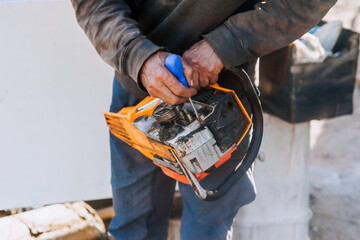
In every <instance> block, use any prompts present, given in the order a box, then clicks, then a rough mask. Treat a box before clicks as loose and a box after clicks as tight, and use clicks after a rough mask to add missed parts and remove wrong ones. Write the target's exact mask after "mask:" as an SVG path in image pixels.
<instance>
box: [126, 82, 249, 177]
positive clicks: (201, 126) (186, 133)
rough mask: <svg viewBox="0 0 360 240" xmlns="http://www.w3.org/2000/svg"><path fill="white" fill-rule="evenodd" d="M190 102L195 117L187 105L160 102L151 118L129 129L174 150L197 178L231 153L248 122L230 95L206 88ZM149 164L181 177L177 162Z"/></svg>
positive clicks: (156, 159)
mask: <svg viewBox="0 0 360 240" xmlns="http://www.w3.org/2000/svg"><path fill="white" fill-rule="evenodd" d="M192 99H193V103H194V107H195V108H196V110H197V113H198V117H197V116H196V113H195V112H194V110H193V107H192V105H191V104H190V103H189V102H185V103H183V104H180V105H174V106H169V105H167V104H166V103H164V102H162V103H161V104H159V105H158V106H157V107H156V108H155V109H154V111H153V113H152V116H140V117H138V118H136V119H135V121H134V122H133V125H134V126H135V128H137V129H138V130H140V131H141V132H142V133H144V134H145V135H146V136H147V137H148V138H149V139H151V140H152V141H155V142H160V143H162V144H165V145H167V146H170V147H172V148H174V149H175V151H176V153H177V154H178V156H179V157H180V159H181V161H182V162H183V163H184V165H185V166H186V168H187V169H188V170H189V171H190V172H192V173H194V174H198V173H201V172H210V171H211V169H213V168H214V167H215V164H216V163H217V162H218V161H219V160H220V159H221V158H222V157H223V156H225V155H226V154H227V153H229V152H230V151H232V150H235V149H234V148H236V146H237V143H238V142H239V141H240V139H241V138H242V137H243V136H244V134H245V133H246V131H247V130H248V128H249V124H250V119H249V118H248V117H247V115H245V114H244V113H243V111H242V109H241V108H240V107H239V106H238V103H237V101H236V99H234V97H233V95H232V94H231V93H225V92H220V91H216V90H215V89H213V88H209V89H204V90H201V91H200V92H199V93H198V94H197V95H195V96H194V97H193V98H192ZM153 160H154V162H155V163H157V164H158V165H160V166H163V167H166V168H169V169H171V170H173V171H175V172H176V173H178V174H183V170H182V169H181V167H180V166H179V164H178V163H177V162H174V161H171V160H169V159H165V158H163V157H160V156H158V155H154V158H153Z"/></svg>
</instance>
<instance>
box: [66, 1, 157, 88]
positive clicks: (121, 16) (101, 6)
mask: <svg viewBox="0 0 360 240" xmlns="http://www.w3.org/2000/svg"><path fill="white" fill-rule="evenodd" d="M71 1H72V4H73V7H74V9H75V13H76V18H77V20H78V22H79V25H80V27H81V28H82V29H83V30H84V31H85V33H86V35H87V36H88V38H89V39H90V41H91V43H92V44H93V45H94V47H95V49H96V51H97V52H98V53H99V55H100V56H101V57H102V59H103V60H104V61H105V62H107V63H108V64H109V65H110V66H112V67H113V68H114V69H115V70H116V71H118V72H120V73H121V74H123V75H127V76H130V77H131V78H132V79H134V80H135V81H137V80H138V74H139V72H140V68H141V67H142V65H143V63H144V62H145V61H146V59H147V58H148V57H149V56H150V55H152V54H153V53H155V52H156V51H159V50H161V49H163V48H162V47H159V46H157V45H155V44H154V43H152V42H151V41H150V40H148V39H146V38H145V36H144V35H142V34H141V32H140V30H139V27H138V25H137V22H136V21H134V20H133V19H131V17H130V16H131V10H130V8H129V6H128V5H127V4H126V3H125V1H124V0H101V1H100V0H99V1H89V0H71Z"/></svg>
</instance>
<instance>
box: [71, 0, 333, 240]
mask: <svg viewBox="0 0 360 240" xmlns="http://www.w3.org/2000/svg"><path fill="white" fill-rule="evenodd" d="M72 2H73V6H74V8H75V11H76V16H77V19H78V22H79V24H80V26H81V27H82V28H83V29H84V31H85V33H86V34H87V36H88V37H89V39H90V41H91V42H92V44H93V45H94V46H95V48H96V50H97V51H98V53H99V54H100V56H101V57H102V58H103V59H104V60H105V61H106V62H107V63H108V64H110V65H111V66H112V67H113V68H114V69H115V70H116V74H115V75H116V77H115V80H114V86H113V99H112V104H111V109H110V110H111V111H112V112H117V111H119V110H120V109H121V108H123V107H126V106H130V105H135V104H136V103H138V102H139V101H140V100H141V99H142V98H144V97H145V96H146V95H147V94H148V93H149V94H150V95H152V96H154V97H158V98H160V99H162V100H163V101H165V102H166V103H168V104H170V105H173V104H177V103H181V102H184V101H186V99H187V98H188V97H190V96H193V95H194V94H196V92H197V90H199V89H200V88H201V87H206V86H207V85H209V84H210V83H215V82H217V80H218V74H219V72H220V71H221V70H222V69H223V68H229V67H233V66H236V67H243V68H245V69H246V70H247V71H248V72H251V73H253V69H254V62H255V61H256V59H257V58H258V57H260V56H263V55H266V54H268V53H270V52H272V51H274V50H276V49H279V48H281V47H283V46H286V45H287V44H289V43H290V42H292V41H293V40H295V39H297V38H298V37H300V36H301V35H302V34H304V33H305V32H307V31H308V30H310V29H311V28H312V27H313V26H314V25H316V24H317V23H318V22H319V21H320V20H321V18H322V17H323V16H324V15H325V14H326V12H327V11H328V10H329V9H330V7H331V6H332V5H333V4H334V3H335V2H336V0H283V1H275V0H272V1H268V2H265V1H261V2H260V1H258V0H212V1H209V0H182V1H180V0H133V1H125V0H103V1H100V0H99V1H91V0H72ZM170 53H176V54H179V55H180V56H182V62H183V65H184V73H185V76H186V79H187V81H188V84H189V86H190V87H189V88H185V87H184V86H183V85H181V84H180V83H179V82H178V81H177V80H176V79H175V77H174V76H172V74H171V73H170V72H169V71H167V69H166V68H165V66H164V60H165V58H166V56H167V55H169V54H170ZM250 75H251V76H252V77H253V74H250ZM220 84H221V83H220ZM234 90H236V89H234ZM110 142H111V158H112V159H111V164H112V187H113V203H114V207H115V212H116V216H115V218H114V219H113V220H112V222H111V225H110V232H111V234H112V235H113V236H114V237H115V239H166V236H167V226H168V218H169V208H170V206H171V201H172V197H173V193H174V186H175V182H174V181H173V180H172V179H170V178H168V177H166V176H164V175H163V174H162V172H161V171H160V170H159V168H158V167H156V166H155V165H153V164H152V162H151V161H150V160H148V159H146V158H145V157H144V156H143V155H141V154H140V153H139V152H137V151H135V150H134V149H132V148H131V147H129V146H127V145H126V144H125V143H123V142H121V141H120V140H119V139H117V138H115V137H114V136H112V135H111V137H110ZM242 145H243V146H242V147H240V150H239V151H237V152H236V153H234V154H233V156H232V159H231V161H229V164H227V165H226V164H225V166H224V167H221V168H219V170H218V171H217V172H216V173H214V174H212V175H210V176H212V177H207V178H205V179H204V180H203V181H202V184H204V185H206V187H208V188H210V189H211V188H216V186H217V185H218V184H219V183H221V181H222V180H223V179H224V176H226V174H228V173H229V171H230V170H231V168H232V166H234V164H237V163H238V162H239V161H241V159H242V157H243V155H244V149H246V143H244V144H242ZM229 169H230V170H229ZM180 192H181V194H182V197H183V200H184V209H183V216H182V229H181V237H182V239H227V238H229V237H230V235H231V234H230V233H231V231H230V230H231V225H232V222H233V219H234V217H235V215H236V213H237V211H238V209H239V208H240V207H241V206H243V205H245V204H248V203H250V202H251V201H253V200H254V198H255V189H254V185H253V179H252V171H251V169H249V170H248V172H247V174H246V175H245V176H243V177H242V178H241V179H240V180H239V182H238V184H236V185H235V186H234V187H233V188H232V189H231V191H230V192H229V193H227V194H226V195H225V196H224V197H222V198H221V199H219V200H217V201H213V202H205V201H201V200H199V199H198V198H197V197H196V196H195V194H194V193H193V192H192V189H191V188H190V187H189V186H188V185H184V184H180Z"/></svg>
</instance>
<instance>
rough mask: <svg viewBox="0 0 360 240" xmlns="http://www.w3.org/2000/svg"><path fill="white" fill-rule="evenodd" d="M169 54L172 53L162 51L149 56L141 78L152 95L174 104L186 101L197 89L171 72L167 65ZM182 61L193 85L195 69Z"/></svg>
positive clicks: (187, 76)
mask: <svg viewBox="0 0 360 240" xmlns="http://www.w3.org/2000/svg"><path fill="white" fill-rule="evenodd" d="M168 55H170V53H168V52H161V51H160V52H157V53H155V54H154V55H152V56H151V57H149V58H148V59H147V60H146V62H145V63H144V65H143V67H142V68H141V72H140V80H141V83H142V84H143V85H144V87H145V88H146V90H147V91H148V92H149V94H150V95H151V96H153V97H157V98H160V99H161V100H163V101H164V102H165V103H167V104H169V105H174V104H179V103H182V102H185V101H186V100H187V99H188V98H189V97H192V96H193V95H195V94H196V89H195V88H191V87H189V88H187V87H185V86H184V85H182V84H181V83H180V82H179V81H178V80H177V79H176V78H175V77H174V75H172V73H171V72H169V70H168V69H167V68H166V67H165V58H166V57H167V56H168ZM182 63H183V67H184V75H185V77H186V80H187V81H188V83H189V86H191V82H192V80H191V77H192V75H193V71H192V69H191V67H190V66H189V65H188V64H187V63H186V62H184V61H182Z"/></svg>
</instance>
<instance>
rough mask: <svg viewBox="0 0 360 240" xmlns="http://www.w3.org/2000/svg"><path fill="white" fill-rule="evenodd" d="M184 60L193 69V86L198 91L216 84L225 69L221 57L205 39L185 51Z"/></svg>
mask: <svg viewBox="0 0 360 240" xmlns="http://www.w3.org/2000/svg"><path fill="white" fill-rule="evenodd" d="M183 59H184V60H185V61H186V62H187V63H188V64H190V66H191V67H192V68H193V77H192V79H193V85H192V86H193V87H194V88H196V89H200V87H206V86H208V85H209V84H213V83H216V82H217V80H218V75H219V73H220V71H221V69H222V68H223V67H224V64H223V63H222V61H221V59H220V58H219V56H218V55H217V54H216V53H215V51H214V49H213V48H212V47H211V45H210V44H209V43H208V42H207V41H206V40H205V39H204V40H201V41H199V42H197V43H195V44H194V45H193V46H192V47H191V48H190V49H188V50H187V51H185V52H184V54H183Z"/></svg>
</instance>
